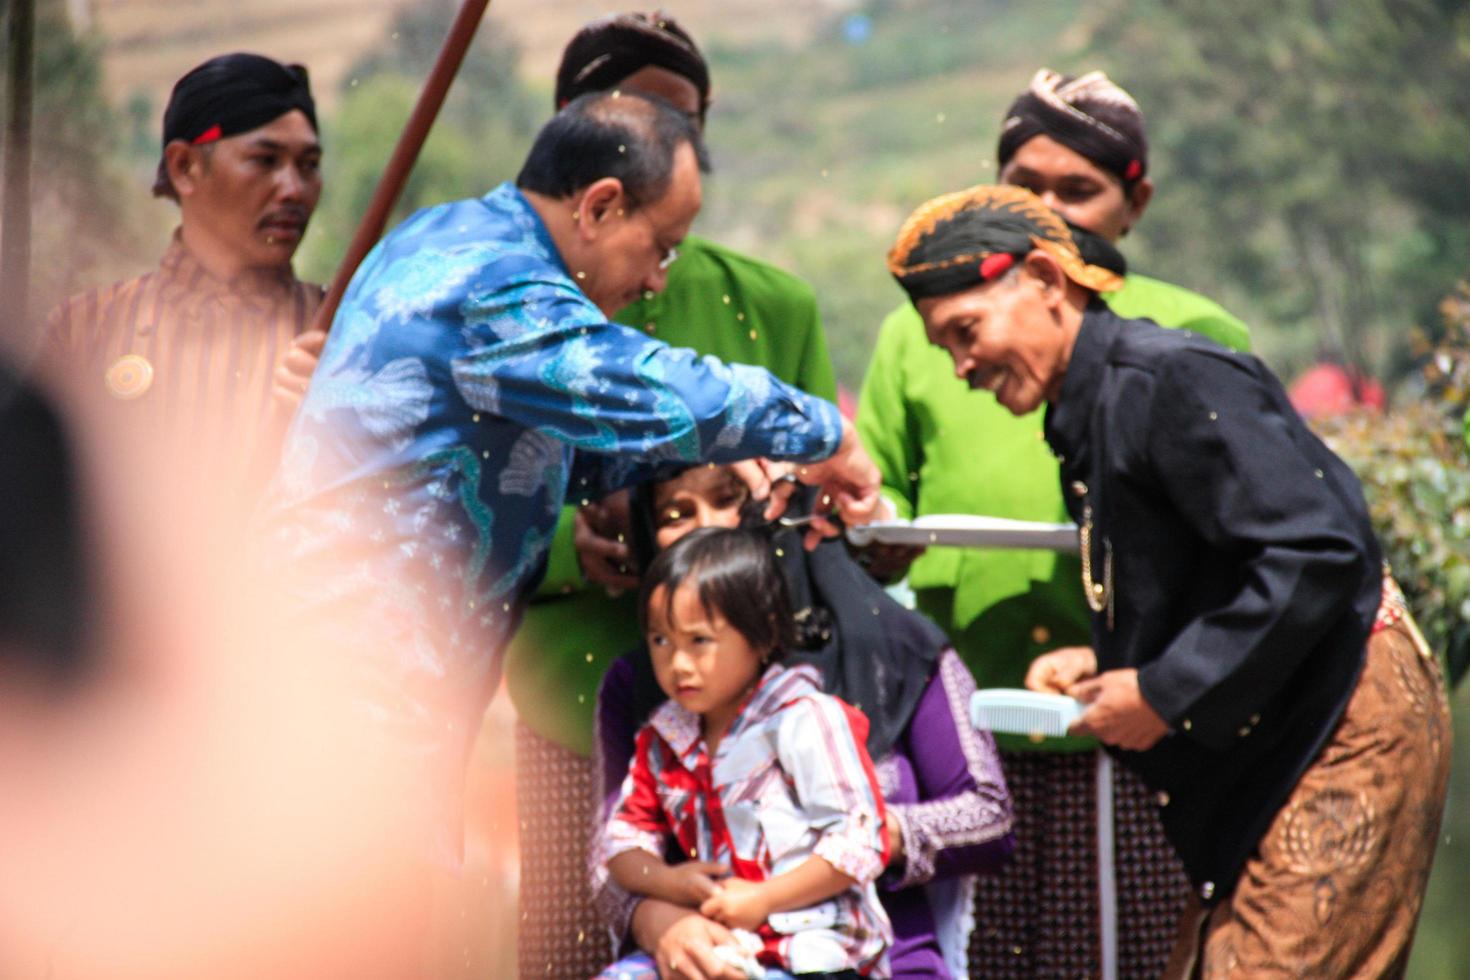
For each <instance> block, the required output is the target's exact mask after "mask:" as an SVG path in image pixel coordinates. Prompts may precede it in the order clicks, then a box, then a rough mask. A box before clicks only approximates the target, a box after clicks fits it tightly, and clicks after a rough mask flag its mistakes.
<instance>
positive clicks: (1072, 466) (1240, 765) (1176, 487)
mask: <svg viewBox="0 0 1470 980" xmlns="http://www.w3.org/2000/svg"><path fill="white" fill-rule="evenodd" d="M1046 438H1047V442H1048V443H1050V445H1051V447H1052V449H1053V451H1054V452H1056V454H1057V457H1058V459H1059V460H1060V462H1061V478H1062V488H1063V493H1064V495H1065V497H1066V501H1067V508H1068V510H1069V511H1070V513H1071V515H1072V517H1073V519H1075V520H1076V521H1077V522H1078V524H1079V526H1082V527H1083V528H1084V529H1085V531H1086V533H1085V534H1084V544H1085V546H1086V548H1085V550H1087V551H1088V555H1087V558H1088V561H1087V562H1086V563H1085V567H1086V568H1087V571H1088V573H1089V574H1088V575H1085V576H1084V579H1085V581H1084V588H1085V589H1087V590H1088V591H1090V592H1091V593H1092V596H1091V601H1090V603H1089V604H1090V605H1091V606H1092V607H1093V609H1094V610H1095V611H1094V613H1093V616H1092V621H1093V644H1094V648H1095V650H1096V652H1097V659H1098V669H1099V670H1100V671H1105V670H1115V669H1119V668H1127V667H1134V668H1137V669H1138V681H1139V687H1140V689H1141V691H1142V693H1143V696H1144V698H1145V699H1146V700H1147V701H1148V703H1149V704H1150V705H1151V706H1152V707H1153V708H1154V710H1155V711H1157V712H1158V713H1159V714H1160V715H1161V716H1162V717H1163V719H1164V720H1165V721H1166V722H1168V724H1169V725H1170V728H1171V732H1170V734H1169V735H1167V736H1165V738H1164V739H1163V740H1162V741H1161V742H1160V743H1159V744H1158V745H1156V746H1155V747H1154V748H1152V749H1150V750H1148V751H1146V752H1139V753H1135V752H1122V751H1120V752H1118V753H1117V754H1118V755H1119V757H1120V758H1121V760H1122V761H1123V762H1125V763H1126V764H1128V765H1130V766H1131V767H1133V768H1134V769H1135V770H1136V771H1137V772H1138V773H1139V774H1140V775H1141V776H1142V777H1143V779H1144V780H1145V781H1146V782H1147V783H1148V784H1149V785H1150V786H1151V787H1152V788H1153V789H1154V790H1155V791H1156V792H1157V794H1158V801H1159V804H1160V806H1161V808H1162V811H1161V815H1162V817H1163V822H1164V828H1165V831H1166V832H1167V833H1168V835H1169V837H1170V839H1171V841H1172V842H1173V843H1174V846H1175V847H1176V849H1177V850H1178V851H1179V854H1180V857H1181V858H1182V859H1183V862H1184V866H1185V869H1186V870H1187V871H1188V873H1189V875H1190V877H1191V879H1192V880H1193V882H1194V884H1195V886H1196V888H1197V890H1198V891H1199V893H1200V894H1201V896H1202V897H1204V898H1205V899H1210V898H1219V897H1222V896H1223V895H1225V894H1226V893H1228V892H1229V891H1230V890H1231V888H1232V887H1233V885H1234V882H1235V880H1236V878H1237V877H1238V876H1239V874H1240V871H1241V868H1242V866H1243V865H1244V863H1245V860H1246V859H1247V858H1248V857H1249V855H1250V853H1251V852H1252V851H1253V850H1254V848H1255V847H1256V845H1257V843H1258V842H1259V841H1260V839H1261V837H1262V835H1263V834H1264V833H1265V831H1266V829H1267V827H1268V826H1269V824H1270V821H1271V819H1272V818H1273V817H1274V815H1275V814H1276V812H1277V811H1278V810H1279V809H1280V808H1281V806H1282V805H1283V804H1284V803H1285V801H1286V798H1287V796H1288V794H1289V793H1290V792H1291V789H1292V788H1293V786H1295V784H1296V782H1297V780H1298V779H1299V778H1300V776H1301V774H1302V772H1303V771H1304V770H1305V769H1306V768H1307V766H1308V765H1309V764H1310V763H1311V762H1312V760H1313V758H1314V757H1315V756H1316V755H1317V753H1318V751H1319V749H1320V748H1321V746H1322V744H1323V743H1324V741H1325V740H1326V738H1327V736H1328V735H1329V734H1330V733H1331V731H1332V729H1333V727H1334V725H1335V724H1336V722H1337V720H1338V718H1339V716H1340V715H1341V713H1342V711H1343V709H1344V708H1345V707H1346V705H1347V701H1348V697H1349V695H1350V694H1351V692H1352V690H1353V687H1354V685H1355V683H1356V681H1357V676H1358V673H1359V671H1360V670H1361V667H1362V663H1363V652H1364V648H1365V643H1366V641H1367V638H1368V634H1369V630H1370V629H1371V627H1372V624H1373V617H1374V613H1375V611H1376V610H1377V607H1378V603H1379V596H1380V587H1381V566H1380V562H1381V559H1380V553H1379V548H1378V544H1377V541H1376V540H1375V538H1374V536H1373V532H1372V528H1371V525H1370V523H1369V519H1368V511H1367V507H1366V505H1365V504H1364V501H1363V495H1362V490H1361V488H1360V487H1359V485H1358V481H1357V479H1356V477H1354V476H1353V474H1352V472H1351V471H1350V470H1349V469H1348V468H1347V467H1346V466H1345V465H1344V464H1343V463H1342V461H1341V460H1339V459H1338V458H1337V457H1336V456H1334V455H1333V454H1332V453H1331V452H1330V451H1328V449H1327V448H1326V447H1325V446H1324V445H1323V444H1322V443H1321V441H1320V440H1318V439H1317V438H1316V437H1315V436H1313V435H1312V433H1311V432H1310V431H1309V430H1308V429H1307V427H1306V426H1305V425H1304V424H1303V423H1302V421H1301V419H1300V418H1299V417H1298V415H1297V414H1296V412H1295V411H1294V410H1293V409H1292V407H1291V404H1290V403H1289V402H1288V400H1287V397H1286V393H1285V392H1284V391H1283V390H1282V388H1281V384H1280V382H1278V381H1277V380H1276V378H1275V376H1273V375H1272V374H1271V372H1270V371H1268V370H1267V369H1266V368H1265V366H1263V365H1262V364H1261V362H1260V361H1259V360H1257V359H1256V358H1255V357H1252V356H1250V355H1248V354H1240V353H1235V352H1233V351H1229V350H1226V349H1225V348H1223V347H1221V346H1219V345H1217V344H1215V343H1213V342H1212V341H1209V340H1205V339H1204V338H1202V337H1198V336H1196V335H1194V334H1190V333H1187V332H1185V331H1183V330H1164V329H1161V328H1159V327H1157V326H1155V325H1154V324H1152V323H1150V322H1148V321H1142V320H1123V319H1120V318H1119V317H1117V316H1115V315H1114V314H1113V313H1111V312H1109V311H1108V309H1107V308H1106V307H1104V306H1102V305H1101V304H1096V303H1095V304H1093V305H1092V306H1091V307H1089V308H1088V310H1087V311H1086V313H1085V314H1084V317H1083V321H1082V328H1081V332H1080V333H1079V335H1078V338H1077V342H1076V345H1075V347H1074V349H1073V352H1072V357H1071V362H1070V365H1069V367H1068V369H1067V376H1066V379H1065V380H1064V382H1063V385H1062V391H1061V394H1060V396H1059V397H1058V398H1057V400H1056V401H1055V402H1053V403H1052V404H1051V405H1050V406H1049V407H1048V409H1047V417H1046ZM1089 586H1090V587H1089Z"/></svg>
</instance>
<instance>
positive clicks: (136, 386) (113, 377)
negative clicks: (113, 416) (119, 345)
mask: <svg viewBox="0 0 1470 980" xmlns="http://www.w3.org/2000/svg"><path fill="white" fill-rule="evenodd" d="M102 380H103V382H104V383H105V384H106V385H107V390H108V392H109V393H110V394H111V395H112V397H114V398H120V399H122V400H123V401H132V400H133V399H134V398H141V397H143V395H144V394H146V393H147V391H148V389H149V388H151V387H153V365H152V364H150V363H148V358H146V357H144V356H143V355H142V354H124V355H123V356H122V357H119V358H118V359H117V360H115V361H113V362H112V367H110V368H108V369H107V374H106V375H104V376H103V379H102Z"/></svg>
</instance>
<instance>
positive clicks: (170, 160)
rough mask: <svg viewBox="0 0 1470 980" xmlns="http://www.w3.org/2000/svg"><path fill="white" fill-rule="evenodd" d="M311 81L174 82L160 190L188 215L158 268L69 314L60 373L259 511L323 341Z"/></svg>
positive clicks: (241, 72) (293, 75)
mask: <svg viewBox="0 0 1470 980" xmlns="http://www.w3.org/2000/svg"><path fill="white" fill-rule="evenodd" d="M321 155H322V150H321V145H320V143H319V141H318V138H317V123H316V109H315V105H314V103H313V101H312V97H311V90H310V87H309V86H308V83H307V75H306V69H305V68H303V67H301V66H300V65H282V64H280V63H278V62H275V61H273V60H271V59H270V58H266V57H262V56H260V55H255V54H241V53H237V54H227V55H221V56H219V57H216V58H211V59H210V60H209V61H206V62H204V63H203V64H201V65H199V66H198V67H196V68H195V69H193V70H192V71H190V72H189V73H188V74H186V75H184V76H183V77H182V78H180V79H179V81H178V82H177V83H176V84H175V85H174V88H173V92H172V94H171V95H170V97H169V102H168V106H167V108H166V109H165V111H164V117H163V140H162V151H161V154H160V159H159V163H158V174H157V177H156V179H155V181H154V185H153V193H154V195H155V196H157V197H166V198H170V199H171V200H173V201H174V202H175V203H177V204H178V206H179V215H180V222H179V228H178V230H177V231H176V232H175V233H174V237H173V241H172V243H171V244H170V245H169V247H168V250H167V251H166V252H165V253H164V256H163V259H162V261H161V262H160V263H159V267H158V268H157V269H155V270H153V271H152V272H149V273H147V274H146V275H143V276H140V277H138V278H136V279H132V280H128V281H126V282H119V283H114V284H112V285H110V286H104V287H102V288H100V289H96V290H93V291H91V292H89V293H85V294H82V295H79V296H75V297H73V298H72V299H70V300H68V301H67V302H66V303H64V304H62V305H61V306H60V307H59V308H58V309H57V310H55V311H54V312H53V313H52V315H51V318H50V322H49V324H48V329H47V333H46V339H45V346H44V353H43V359H44V362H45V365H46V369H47V370H48V371H49V372H51V373H53V374H57V375H59V376H61V377H63V378H64V379H66V380H67V381H69V382H71V383H74V384H75V385H77V386H79V387H80V393H81V395H82V396H83V397H92V396H102V397H103V398H105V399H107V401H108V402H109V404H110V405H112V410H111V411H110V415H112V417H114V418H119V419H121V420H122V421H123V423H124V424H125V425H126V426H127V427H128V428H130V429H132V430H133V431H135V432H136V433H138V434H139V435H140V437H142V438H146V439H148V440H150V441H151V442H153V443H154V444H155V446H158V447H163V448H164V455H163V458H164V459H165V460H166V461H170V462H176V463H177V464H178V465H179V466H180V467H181V468H182V467H185V466H187V467H188V468H189V469H190V470H191V471H192V472H193V473H196V474H198V475H199V476H200V477H201V478H202V479H204V480H205V481H207V482H208V484H209V486H210V488H211V489H213V490H219V491H220V492H228V493H230V494H234V495H239V496H240V497H241V499H240V500H239V503H240V504H241V505H242V506H243V505H248V503H249V502H250V501H249V500H248V499H246V498H248V497H249V496H251V493H252V491H253V489H254V487H253V485H252V484H253V482H254V481H253V480H252V479H251V478H252V477H254V476H256V475H257V474H260V475H264V474H265V473H266V472H268V471H269V465H270V462H271V460H272V458H273V456H274V454H276V453H277V452H278V451H279V444H278V443H279V438H280V432H281V431H282V429H283V426H282V425H281V424H280V423H281V421H282V419H281V416H283V415H285V414H287V413H289V411H290V410H291V409H292V408H294V405H295V403H296V401H298V400H299V398H300V394H301V392H302V391H304V390H305V386H306V382H307V380H308V379H309V377H310V374H311V370H312V367H313V366H314V365H315V362H316V357H317V354H318V352H319V351H320V349H321V343H322V339H323V335H322V334H319V333H309V332H307V327H308V325H309V324H310V322H311V317H312V315H313V314H314V313H315V311H316V308H317V306H318V305H319V304H320V302H321V296H322V291H321V288H320V287H319V286H314V285H309V284H307V283H303V282H301V281H299V280H298V279H296V277H295V276H294V275H293V274H292V271H291V258H292V256H293V255H294V254H295V251H296V247H297V246H298V245H299V244H300V242H301V238H302V235H303V234H304V233H305V231H306V226H307V222H308V221H309V220H310V219H311V215H312V212H313V211H314V210H315V208H316V204H317V200H318V198H319V197H320V196H321V187H322V182H321V172H320V165H321Z"/></svg>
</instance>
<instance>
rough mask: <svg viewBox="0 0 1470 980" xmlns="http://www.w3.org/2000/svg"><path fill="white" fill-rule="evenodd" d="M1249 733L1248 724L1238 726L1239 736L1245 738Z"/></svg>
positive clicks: (1249, 727)
mask: <svg viewBox="0 0 1470 980" xmlns="http://www.w3.org/2000/svg"><path fill="white" fill-rule="evenodd" d="M1250 733H1251V726H1249V725H1242V726H1241V727H1240V732H1239V734H1240V737H1241V738H1245V737H1246V736H1247V735H1249V734H1250Z"/></svg>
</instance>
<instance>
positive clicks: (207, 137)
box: [190, 123, 224, 146]
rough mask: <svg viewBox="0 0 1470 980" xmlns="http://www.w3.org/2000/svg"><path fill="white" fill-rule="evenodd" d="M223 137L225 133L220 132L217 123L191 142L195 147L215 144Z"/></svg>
mask: <svg viewBox="0 0 1470 980" xmlns="http://www.w3.org/2000/svg"><path fill="white" fill-rule="evenodd" d="M223 135H224V133H223V132H222V131H221V130H220V128H219V123H215V124H214V125H213V126H210V127H209V128H208V129H206V130H205V131H204V132H202V133H200V134H199V135H198V136H196V137H194V139H193V140H191V141H190V142H192V143H193V144H194V145H195V146H199V145H200V144H202V143H213V142H214V141H215V140H217V139H219V138H220V137H221V136H223Z"/></svg>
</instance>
